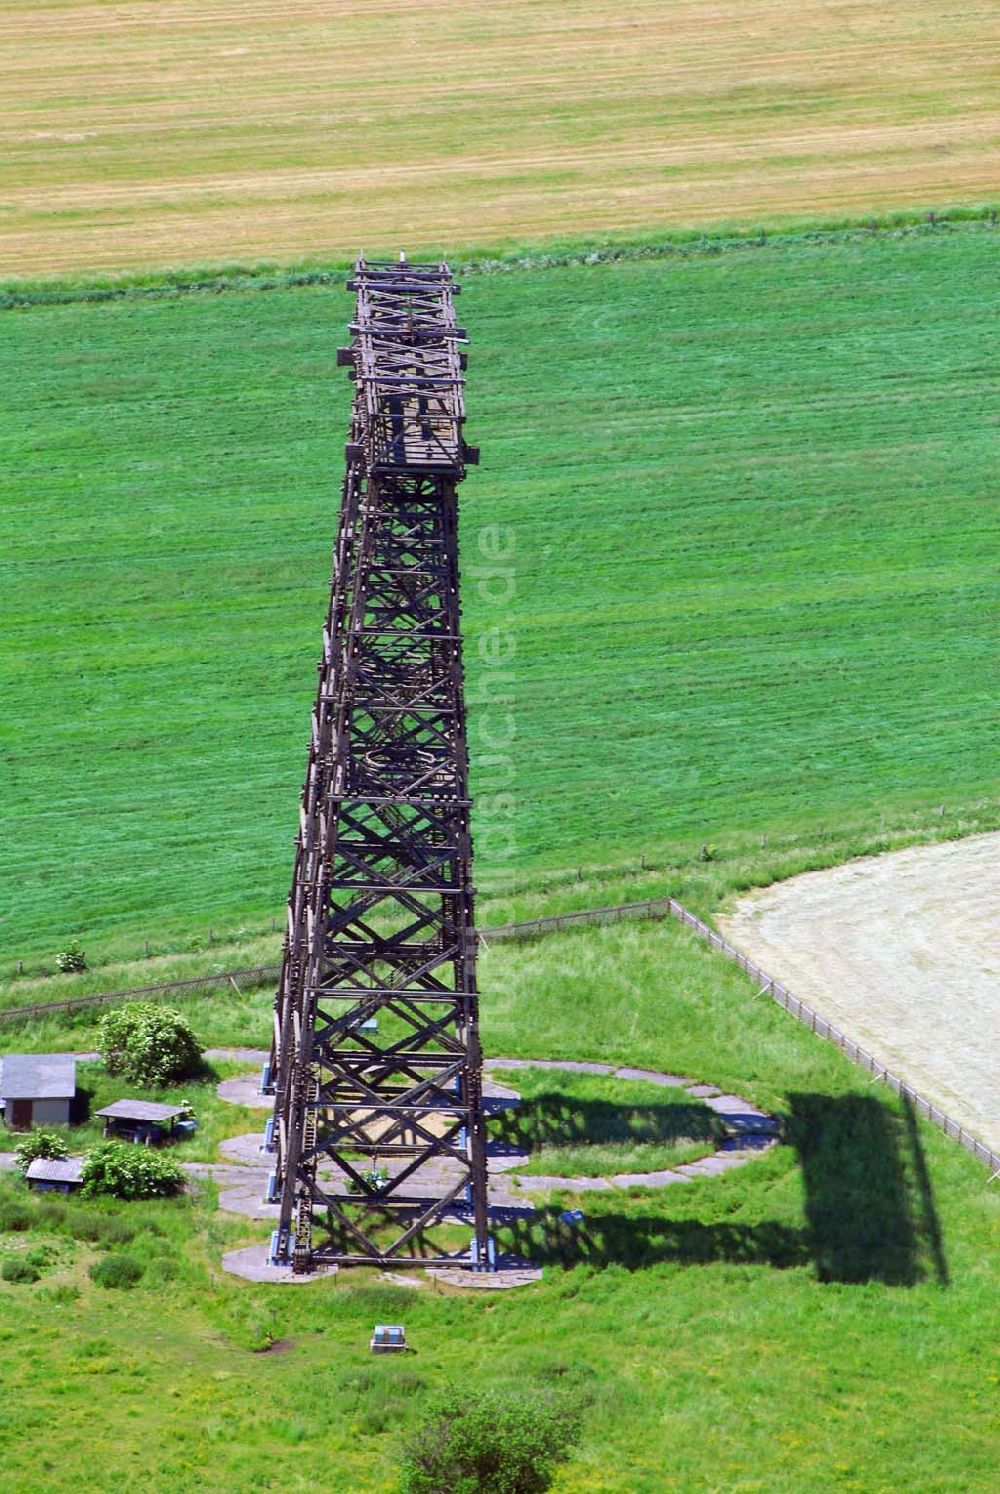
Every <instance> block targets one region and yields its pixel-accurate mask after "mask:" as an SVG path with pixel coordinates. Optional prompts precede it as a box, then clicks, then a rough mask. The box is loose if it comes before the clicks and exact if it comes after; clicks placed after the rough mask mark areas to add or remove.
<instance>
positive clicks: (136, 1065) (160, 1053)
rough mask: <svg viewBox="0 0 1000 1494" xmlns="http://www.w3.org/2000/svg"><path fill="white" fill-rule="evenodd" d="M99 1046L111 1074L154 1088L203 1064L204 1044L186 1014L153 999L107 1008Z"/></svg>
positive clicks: (186, 1076)
mask: <svg viewBox="0 0 1000 1494" xmlns="http://www.w3.org/2000/svg"><path fill="white" fill-rule="evenodd" d="M97 1041H98V1047H99V1048H100V1051H101V1057H102V1059H103V1060H104V1066H105V1068H106V1069H107V1070H108V1073H109V1074H120V1075H121V1076H122V1077H123V1078H124V1079H127V1080H128V1081H129V1083H130V1084H139V1085H144V1086H148V1087H152V1088H155V1087H157V1086H159V1085H163V1084H170V1083H172V1082H173V1081H174V1080H177V1079H186V1078H189V1077H190V1076H191V1075H192V1074H196V1073H197V1072H198V1069H199V1068H200V1066H201V1055H202V1051H203V1050H202V1048H201V1045H200V1044H199V1042H198V1040H197V1038H196V1037H195V1035H194V1033H193V1032H192V1031H191V1027H190V1025H189V1023H188V1022H187V1020H186V1018H184V1017H182V1016H181V1014H180V1012H175V1011H173V1010H171V1008H170V1007H163V1006H155V1005H154V1004H153V1003H152V1002H150V1001H128V1002H126V1003H125V1005H124V1006H119V1007H116V1008H115V1009H114V1010H113V1011H110V1012H105V1014H104V1016H103V1017H102V1018H101V1021H100V1025H99V1027H98V1039H97Z"/></svg>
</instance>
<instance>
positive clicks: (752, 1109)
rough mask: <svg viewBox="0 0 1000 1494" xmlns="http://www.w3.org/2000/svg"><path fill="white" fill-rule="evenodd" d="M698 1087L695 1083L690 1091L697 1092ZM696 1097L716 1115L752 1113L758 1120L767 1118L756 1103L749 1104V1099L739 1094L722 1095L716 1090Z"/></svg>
mask: <svg viewBox="0 0 1000 1494" xmlns="http://www.w3.org/2000/svg"><path fill="white" fill-rule="evenodd" d="M700 1087H701V1086H698V1085H696V1086H695V1088H694V1089H692V1090H691V1091H690V1093H691V1094H697V1091H698V1089H699V1088H700ZM698 1098H699V1099H704V1101H705V1104H706V1105H707V1106H708V1108H709V1109H710V1110H714V1111H715V1113H716V1115H754V1116H756V1117H757V1119H758V1120H767V1119H768V1118H769V1117H768V1116H767V1114H766V1113H765V1112H764V1111H763V1110H758V1109H757V1107H756V1105H751V1104H750V1102H749V1100H743V1099H741V1098H740V1096H739V1095H724V1094H720V1092H719V1091H718V1090H716V1091H715V1094H714V1095H699V1096H698Z"/></svg>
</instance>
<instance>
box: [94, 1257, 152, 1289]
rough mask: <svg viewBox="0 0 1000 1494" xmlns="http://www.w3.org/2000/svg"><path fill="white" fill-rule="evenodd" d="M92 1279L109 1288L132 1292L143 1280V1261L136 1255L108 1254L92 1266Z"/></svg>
mask: <svg viewBox="0 0 1000 1494" xmlns="http://www.w3.org/2000/svg"><path fill="white" fill-rule="evenodd" d="M90 1279H91V1281H96V1282H97V1285H98V1286H102V1287H107V1288H108V1289H109V1290H116V1291H121V1292H130V1291H131V1290H132V1288H133V1287H134V1286H135V1285H136V1283H137V1282H138V1281H141V1280H142V1263H141V1262H140V1261H137V1260H136V1258H135V1256H134V1255H106V1256H105V1257H104V1259H103V1260H100V1261H95V1262H94V1264H93V1265H92V1266H91V1268H90Z"/></svg>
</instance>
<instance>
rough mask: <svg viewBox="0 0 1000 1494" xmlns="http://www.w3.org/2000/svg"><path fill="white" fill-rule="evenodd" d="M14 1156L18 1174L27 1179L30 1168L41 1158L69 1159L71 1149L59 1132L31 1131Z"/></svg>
mask: <svg viewBox="0 0 1000 1494" xmlns="http://www.w3.org/2000/svg"><path fill="white" fill-rule="evenodd" d="M14 1156H15V1157H16V1158H17V1162H16V1164H15V1165H16V1167H17V1170H18V1172H19V1173H20V1174H21V1176H22V1177H26V1176H27V1173H28V1168H29V1167H30V1166H31V1164H32V1162H34V1161H36V1160H37V1159H38V1158H39V1157H68V1156H69V1147H68V1146H67V1145H66V1142H65V1140H64V1138H63V1137H62V1136H60V1135H59V1132H58V1131H31V1132H29V1134H28V1135H27V1136H26V1137H25V1138H24V1140H23V1141H22V1142H20V1143H19V1145H18V1146H17V1148H16V1149H15V1152H14Z"/></svg>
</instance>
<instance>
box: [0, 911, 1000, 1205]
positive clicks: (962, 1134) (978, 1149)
mask: <svg viewBox="0 0 1000 1494" xmlns="http://www.w3.org/2000/svg"><path fill="white" fill-rule="evenodd" d="M634 918H674V919H676V920H677V922H678V923H682V924H684V925H685V927H686V928H689V929H691V930H692V932H693V933H695V934H697V935H698V937H699V938H701V939H704V940H705V942H706V943H707V944H709V945H710V946H711V948H712V949H714V950H715V951H716V952H717V953H718V954H721V955H724V956H725V958H726V959H728V960H732V962H733V963H734V964H736V965H738V966H739V968H740V969H741V970H742V971H744V972H745V973H746V974H747V975H749V976H750V977H751V978H752V979H753V980H754V981H755V982H756V983H757V985H758V986H759V988H760V989H759V992H758V994H759V995H768V996H770V997H771V998H772V1000H774V1001H776V1002H777V1004H778V1005H779V1006H780V1007H782V1008H783V1009H784V1010H785V1011H786V1012H790V1013H791V1015H792V1016H793V1017H796V1018H797V1019H798V1020H799V1021H800V1022H802V1023H804V1024H805V1026H807V1027H808V1028H809V1029H810V1031H812V1032H814V1033H816V1035H817V1037H821V1038H825V1039H826V1040H827V1041H828V1042H831V1043H833V1044H834V1045H835V1046H836V1047H838V1048H839V1049H840V1050H841V1052H842V1053H845V1054H846V1055H847V1057H848V1058H849V1059H850V1060H851V1061H852V1063H856V1064H858V1065H859V1067H860V1068H863V1069H865V1070H866V1072H867V1073H869V1074H871V1075H872V1077H873V1078H874V1079H877V1080H879V1081H880V1082H881V1083H882V1084H885V1085H887V1086H888V1087H889V1089H891V1090H892V1092H893V1093H894V1094H896V1095H899V1096H900V1098H901V1099H904V1100H906V1101H907V1102H908V1103H909V1104H910V1105H912V1106H913V1108H914V1110H915V1111H916V1112H917V1114H918V1115H922V1116H923V1117H924V1119H925V1120H928V1121H930V1123H931V1124H932V1125H934V1126H937V1127H938V1129H939V1130H941V1131H943V1132H944V1134H945V1135H946V1136H950V1137H951V1138H952V1139H953V1140H954V1141H957V1142H958V1144H959V1146H961V1147H964V1148H965V1150H966V1151H967V1152H970V1153H971V1154H972V1156H973V1157H976V1158H977V1159H978V1160H979V1161H980V1162H983V1163H985V1164H986V1166H987V1167H988V1168H989V1169H990V1171H991V1173H993V1174H994V1175H997V1174H1000V1153H997V1152H995V1151H993V1150H992V1148H991V1147H988V1146H987V1145H986V1144H985V1142H982V1141H980V1140H979V1139H978V1137H976V1136H973V1134H972V1133H971V1131H968V1130H967V1129H966V1128H965V1127H964V1126H963V1125H961V1124H960V1123H959V1122H958V1121H956V1120H953V1119H952V1117H951V1116H950V1115H947V1114H946V1113H945V1112H944V1111H943V1110H941V1109H940V1107H939V1106H937V1105H935V1104H933V1103H932V1102H931V1101H930V1100H928V1099H926V1098H925V1097H924V1096H923V1095H922V1094H920V1093H919V1092H918V1091H917V1090H915V1089H914V1088H913V1087H912V1085H909V1084H907V1083H906V1081H905V1080H904V1079H901V1078H900V1076H899V1075H898V1074H894V1073H893V1072H892V1071H891V1070H890V1069H887V1068H886V1066H885V1064H883V1063H882V1062H881V1061H880V1060H879V1059H877V1058H876V1057H875V1056H874V1054H872V1053H869V1052H868V1050H867V1049H866V1048H862V1047H861V1045H860V1044H859V1043H856V1042H854V1040H853V1038H849V1037H848V1036H847V1034H846V1033H844V1032H841V1031H840V1029H839V1028H838V1027H835V1026H834V1025H833V1023H832V1022H828V1021H827V1020H826V1019H825V1018H824V1017H821V1016H820V1015H819V1013H818V1012H816V1011H814V1010H813V1008H812V1007H810V1006H807V1005H806V1003H805V1002H804V1001H800V1000H799V998H798V997H797V996H794V995H793V994H792V992H791V991H790V990H789V989H788V987H787V986H784V985H782V984H781V982H780V981H777V980H775V979H774V977H773V976H771V975H769V974H768V972H767V971H766V970H763V969H762V968H761V966H760V965H758V964H757V962H756V960H751V959H750V958H749V956H748V955H745V954H741V953H740V951H739V950H738V949H737V948H736V947H735V945H733V944H730V943H729V940H728V939H724V938H723V937H722V935H721V934H717V933H716V931H715V930H714V929H713V928H710V927H709V925H708V924H707V923H705V921H704V920H703V919H701V918H698V917H697V916H696V915H695V914H694V913H691V912H690V911H689V910H688V909H687V908H685V907H684V904H683V903H679V902H678V901H677V899H676V898H673V897H653V898H646V899H645V900H644V901H642V902H637V903H620V904H618V905H616V906H614V907H610V908H585V909H582V910H581V911H580V912H577V913H555V914H549V915H547V916H545V917H543V918H529V919H525V920H523V921H522V922H519V923H504V924H498V925H497V926H496V927H494V928H485V929H481V930H480V939H481V940H482V942H483V943H484V944H487V945H488V944H489V943H490V942H491V941H494V940H504V939H512V940H527V939H535V938H540V937H542V936H544V935H545V934H553V933H558V932H559V931H560V930H561V929H569V928H573V927H576V926H579V925H583V924H595V923H596V924H608V923H622V922H627V921H629V920H631V919H634ZM280 973H281V966H280V964H265V965H250V966H247V967H244V968H242V969H239V970H223V971H220V972H218V973H217V974H215V975H194V976H191V977H189V978H188V979H186V980H168V981H161V982H159V983H158V984H155V985H148V986H134V987H132V988H131V989H130V990H125V991H103V992H99V993H98V994H96V995H93V996H76V997H70V998H69V999H68V1000H66V1001H43V1002H37V1003H35V1005H33V1006H18V1007H10V1008H8V1009H7V1010H6V1011H0V1023H5V1022H16V1021H28V1020H31V1019H32V1018H36V1017H47V1016H52V1015H54V1014H55V1013H56V1012H75V1011H82V1010H85V1009H86V1008H88V1007H96V1006H105V1005H109V1004H111V1003H113V1002H116V1001H128V1000H134V999H135V998H136V997H141V996H148V997H154V998H155V997H158V996H168V995H182V994H184V993H185V992H190V991H197V990H204V989H206V988H207V987H211V986H220V985H226V984H227V983H228V984H230V985H233V986H235V987H236V990H237V991H239V992H240V993H241V994H242V990H243V988H246V989H252V988H254V987H259V986H262V985H266V984H267V983H268V982H269V981H272V980H277V978H278V976H279V975H280Z"/></svg>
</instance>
